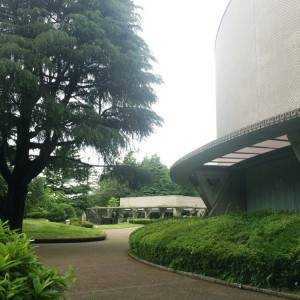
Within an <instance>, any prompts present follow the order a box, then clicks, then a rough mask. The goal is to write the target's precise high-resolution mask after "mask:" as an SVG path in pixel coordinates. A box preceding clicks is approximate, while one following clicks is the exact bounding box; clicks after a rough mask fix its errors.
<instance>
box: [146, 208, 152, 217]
mask: <svg viewBox="0 0 300 300" xmlns="http://www.w3.org/2000/svg"><path fill="white" fill-rule="evenodd" d="M150 214H151V208H146V207H145V218H146V219H149V218H150Z"/></svg>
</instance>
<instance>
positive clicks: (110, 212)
mask: <svg viewBox="0 0 300 300" xmlns="http://www.w3.org/2000/svg"><path fill="white" fill-rule="evenodd" d="M106 211H107V217H108V218H111V217H112V214H113V212H114V210H113V208H111V207H108V208H107V209H106Z"/></svg>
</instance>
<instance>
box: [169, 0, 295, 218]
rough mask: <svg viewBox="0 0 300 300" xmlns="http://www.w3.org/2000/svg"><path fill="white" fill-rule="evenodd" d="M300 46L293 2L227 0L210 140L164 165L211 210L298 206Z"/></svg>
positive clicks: (218, 44)
mask: <svg viewBox="0 0 300 300" xmlns="http://www.w3.org/2000/svg"><path fill="white" fill-rule="evenodd" d="M299 50H300V1H297V0H277V1H274V0H232V1H231V2H230V3H229V5H228V7H227V10H226V12H225V14H224V16H223V19H222V21H221V24H220V27H219V31H218V35H217V39H216V48H215V56H216V90H217V93H216V94H217V98H216V102H217V103H216V104H217V105H216V107H217V112H216V113H217V140H215V141H213V142H211V143H209V144H207V145H204V146H202V147H200V148H198V149H196V150H195V151H193V152H192V153H190V154H188V155H186V156H184V157H183V158H181V159H180V160H179V161H177V162H176V163H175V164H174V165H173V166H172V168H171V177H172V179H173V180H174V181H175V182H177V183H179V184H182V185H184V186H191V185H193V186H195V187H196V188H197V190H198V192H199V194H200V196H201V197H202V199H203V200H204V202H205V204H206V206H207V207H208V208H209V209H210V213H211V214H219V213H224V212H225V211H228V210H229V211H230V210H237V209H238V210H253V209H261V208H274V209H285V208H286V209H299V208H300V184H299V183H300V164H299V159H300V51H299ZM199 130H201V129H199ZM203 130H205V129H203ZM297 157H298V159H297Z"/></svg>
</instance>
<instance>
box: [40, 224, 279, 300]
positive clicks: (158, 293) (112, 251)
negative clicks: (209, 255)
mask: <svg viewBox="0 0 300 300" xmlns="http://www.w3.org/2000/svg"><path fill="white" fill-rule="evenodd" d="M134 229H135V228H127V229H110V230H105V233H106V234H107V239H106V240H105V241H100V242H89V243H71V244H70V243H68V244H67V243H65V244H61V243H60V244H39V245H37V254H38V256H39V257H40V259H41V260H42V261H43V262H44V263H45V264H46V266H47V267H52V268H58V269H60V270H63V271H66V270H67V269H68V267H69V265H70V264H71V265H72V266H73V268H74V269H75V274H76V275H77V276H78V278H77V280H76V284H75V287H74V288H73V289H72V290H71V292H70V293H68V294H69V296H72V297H73V298H74V299H75V300H77V299H84V300H89V299H91V295H92V293H93V292H94V294H95V299H96V300H98V299H103V300H108V299H128V300H134V299H139V300H143V299H164V300H168V299H172V300H173V299H180V300H182V299H189V300H190V299H212V300H216V299H222V300H227V299H243V300H247V299H249V300H250V299H256V300H260V299H261V300H265V299H266V300H267V299H269V300H270V299H283V298H278V297H275V296H270V295H266V294H260V293H256V292H249V291H246V290H240V289H237V288H232V287H228V286H223V285H219V284H215V283H210V282H206V281H203V280H199V279H195V278H190V277H187V276H183V275H179V274H176V273H170V272H167V271H163V270H160V269H157V268H154V267H151V266H148V265H146V264H143V263H140V262H138V261H136V260H135V259H133V258H131V257H130V256H128V254H127V252H128V236H129V234H130V233H131V232H132V231H133V230H134Z"/></svg>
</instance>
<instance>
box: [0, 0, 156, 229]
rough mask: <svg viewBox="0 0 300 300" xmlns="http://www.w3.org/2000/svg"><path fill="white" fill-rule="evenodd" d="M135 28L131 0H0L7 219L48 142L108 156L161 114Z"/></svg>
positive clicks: (0, 153)
mask: <svg viewBox="0 0 300 300" xmlns="http://www.w3.org/2000/svg"><path fill="white" fill-rule="evenodd" d="M139 30H140V25H139V15H138V14H137V10H136V7H135V6H134V4H133V2H132V1H131V0H0V172H1V174H2V176H3V178H4V179H5V181H6V182H7V187H8V188H7V193H6V195H5V196H4V197H1V199H0V217H1V218H2V219H4V220H9V221H10V227H11V228H12V229H15V228H19V229H21V228H22V218H23V213H24V203H25V199H26V194H27V186H28V184H29V183H30V181H31V180H32V179H33V178H35V177H36V176H37V175H38V174H40V173H41V172H42V171H43V169H44V168H45V167H46V166H47V165H48V164H49V161H50V160H51V161H53V153H54V152H55V150H56V149H59V148H61V147H65V146H68V147H69V146H70V145H74V146H76V147H84V146H92V147H94V148H96V149H97V150H98V151H99V153H100V154H101V155H102V157H103V158H104V161H105V162H111V160H112V158H113V157H115V156H117V155H118V151H119V150H120V149H121V148H124V147H126V145H127V144H128V142H129V141H130V140H131V139H132V138H143V137H146V136H148V135H149V134H151V133H152V132H153V130H154V127H155V126H157V125H160V124H161V118H160V117H159V116H158V115H157V114H155V113H154V112H153V111H152V110H151V105H152V104H153V103H155V102H156V96H155V93H154V91H153V85H152V84H157V83H160V82H161V80H160V78H159V77H158V76H156V75H154V74H153V73H152V67H151V65H152V63H153V60H154V59H153V57H152V56H151V54H150V52H149V49H148V47H147V45H146V44H145V42H144V41H143V39H142V38H141V37H140V36H139V35H138V33H139Z"/></svg>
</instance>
